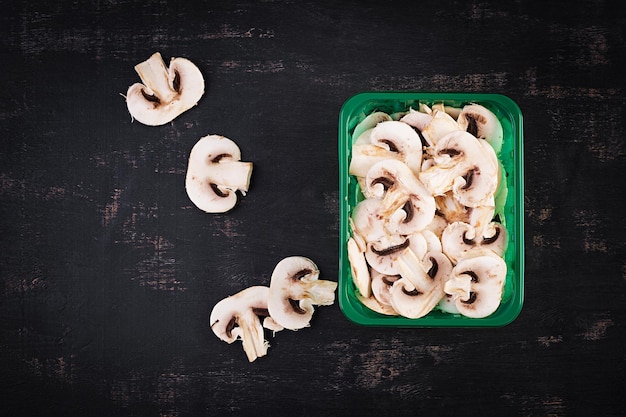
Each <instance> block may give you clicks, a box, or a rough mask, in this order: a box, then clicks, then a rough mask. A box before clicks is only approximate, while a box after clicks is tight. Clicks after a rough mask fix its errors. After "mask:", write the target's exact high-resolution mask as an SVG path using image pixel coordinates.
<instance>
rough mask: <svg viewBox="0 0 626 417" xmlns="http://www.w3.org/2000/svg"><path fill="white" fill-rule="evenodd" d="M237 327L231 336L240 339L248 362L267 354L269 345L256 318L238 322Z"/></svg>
mask: <svg viewBox="0 0 626 417" xmlns="http://www.w3.org/2000/svg"><path fill="white" fill-rule="evenodd" d="M237 324H238V325H239V327H236V328H234V329H233V335H234V336H237V337H239V338H240V339H241V342H242V344H243V350H244V351H245V352H246V356H248V360H249V361H250V362H254V360H255V359H256V358H260V357H262V356H265V355H266V354H267V349H268V348H269V343H268V342H267V341H266V340H265V338H264V335H263V326H262V325H261V322H260V321H259V320H258V318H256V317H250V318H247V319H243V320H238V322H237Z"/></svg>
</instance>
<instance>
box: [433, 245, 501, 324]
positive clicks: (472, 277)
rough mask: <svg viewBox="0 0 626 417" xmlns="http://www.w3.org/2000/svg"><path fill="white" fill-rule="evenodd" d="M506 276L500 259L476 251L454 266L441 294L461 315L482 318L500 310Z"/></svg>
mask: <svg viewBox="0 0 626 417" xmlns="http://www.w3.org/2000/svg"><path fill="white" fill-rule="evenodd" d="M506 272H507V267H506V262H504V259H502V258H501V257H500V256H498V255H496V254H495V253H493V252H492V251H490V250H487V249H477V250H475V251H473V252H470V253H468V254H466V256H465V257H464V258H463V259H461V260H459V262H458V263H457V264H456V265H455V266H454V268H453V270H452V272H451V274H450V278H449V279H448V281H447V282H446V283H445V286H444V291H445V292H446V293H447V294H450V295H452V297H453V298H454V300H455V301H454V303H455V306H456V307H457V309H458V310H459V312H460V313H461V314H463V315H464V316H467V317H472V318H484V317H487V316H489V315H491V314H493V313H494V312H495V311H496V310H497V309H498V307H499V306H500V302H501V300H502V292H503V289H504V280H505V278H506Z"/></svg>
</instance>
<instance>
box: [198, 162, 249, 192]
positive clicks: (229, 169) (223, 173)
mask: <svg viewBox="0 0 626 417" xmlns="http://www.w3.org/2000/svg"><path fill="white" fill-rule="evenodd" d="M251 175H252V162H241V161H233V160H228V163H218V164H214V165H209V166H208V169H207V177H208V178H211V181H212V182H213V183H215V184H218V185H219V186H220V188H224V189H227V190H231V191H236V190H240V191H242V192H245V191H248V187H249V186H250V177H251Z"/></svg>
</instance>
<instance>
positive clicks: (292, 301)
mask: <svg viewBox="0 0 626 417" xmlns="http://www.w3.org/2000/svg"><path fill="white" fill-rule="evenodd" d="M336 288H337V283H336V282H334V281H326V280H321V279H319V269H318V268H317V265H315V263H314V262H313V261H312V260H311V259H309V258H305V257H303V256H290V257H287V258H284V259H283V260H281V261H280V262H279V263H278V264H277V265H276V267H275V268H274V271H273V272H272V277H271V279H270V292H269V299H268V303H267V306H268V310H269V313H270V316H271V317H272V318H273V319H274V320H275V321H276V322H277V323H278V324H280V325H281V326H283V327H284V328H286V329H290V330H298V329H302V328H304V327H306V326H308V325H309V322H310V321H311V318H312V316H313V312H314V307H313V306H314V305H331V304H333V302H334V301H335V289H336Z"/></svg>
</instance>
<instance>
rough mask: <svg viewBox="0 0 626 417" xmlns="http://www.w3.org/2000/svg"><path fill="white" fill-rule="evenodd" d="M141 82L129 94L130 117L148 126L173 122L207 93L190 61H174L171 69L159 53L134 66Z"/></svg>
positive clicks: (131, 88)
mask: <svg viewBox="0 0 626 417" xmlns="http://www.w3.org/2000/svg"><path fill="white" fill-rule="evenodd" d="M135 71H137V74H139V78H141V81H142V83H135V84H133V85H131V86H130V87H129V88H128V91H127V92H126V106H127V107H128V111H129V113H130V114H131V116H132V117H133V118H134V119H135V120H137V121H139V122H141V123H143V124H145V125H149V126H159V125H163V124H165V123H168V122H171V121H172V120H174V119H175V118H176V117H177V116H179V115H180V114H181V113H183V112H184V111H186V110H189V109H190V108H192V107H193V106H195V105H196V104H197V103H198V101H199V100H200V98H201V97H202V95H203V94H204V78H203V77H202V73H201V72H200V70H199V69H198V67H196V66H195V65H194V64H193V63H192V62H191V61H189V60H188V59H185V58H172V59H171V61H170V65H169V68H168V67H166V66H165V63H164V62H163V58H162V57H161V54H160V53H159V52H156V53H154V54H153V55H152V56H151V57H150V58H149V59H147V60H146V61H144V62H141V63H139V64H137V65H136V66H135Z"/></svg>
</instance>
